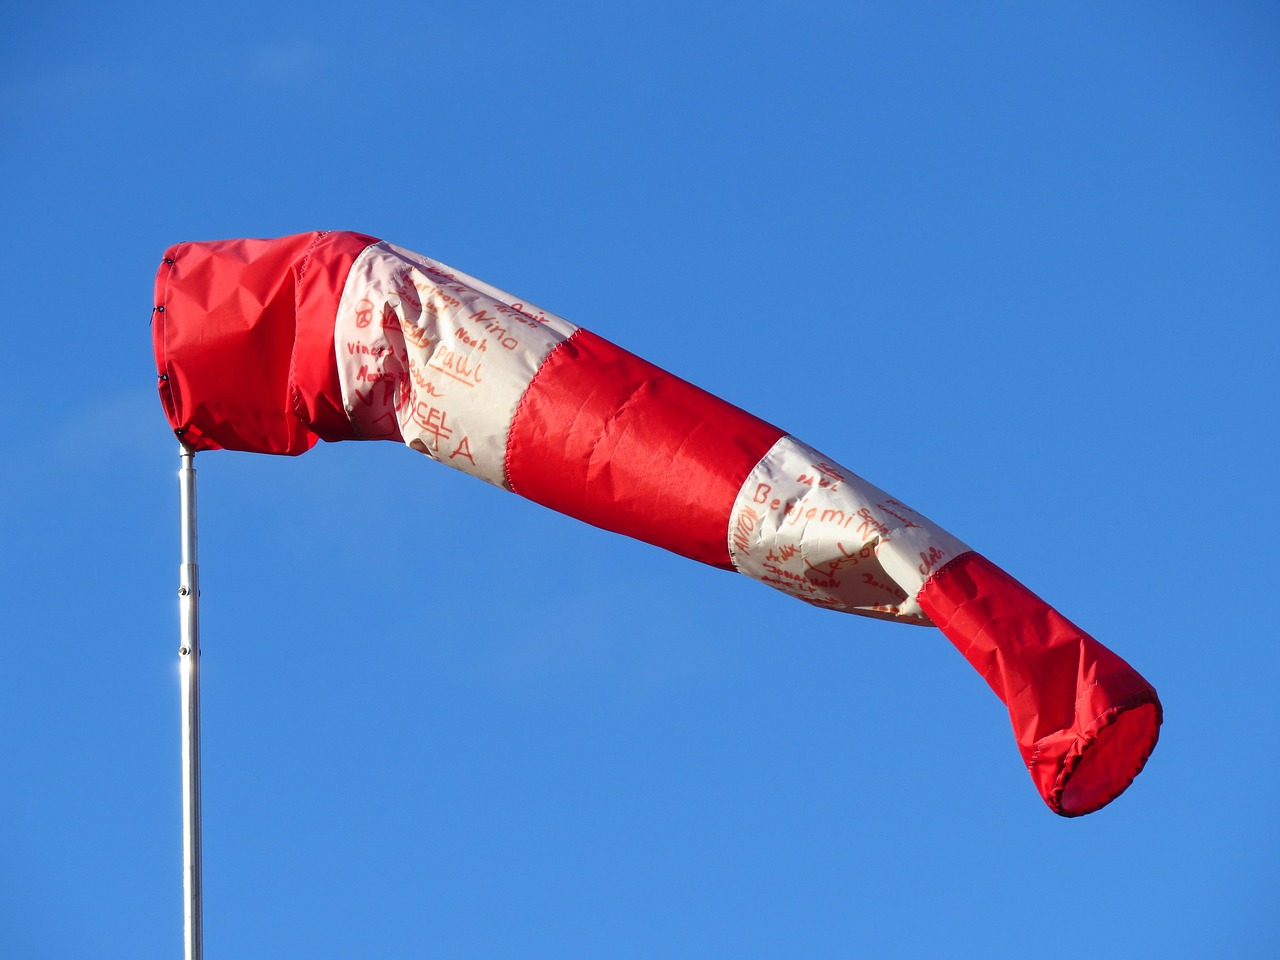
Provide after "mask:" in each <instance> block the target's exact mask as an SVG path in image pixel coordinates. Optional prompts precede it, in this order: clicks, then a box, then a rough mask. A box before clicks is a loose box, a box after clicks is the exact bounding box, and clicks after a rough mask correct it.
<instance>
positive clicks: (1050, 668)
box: [152, 231, 1162, 817]
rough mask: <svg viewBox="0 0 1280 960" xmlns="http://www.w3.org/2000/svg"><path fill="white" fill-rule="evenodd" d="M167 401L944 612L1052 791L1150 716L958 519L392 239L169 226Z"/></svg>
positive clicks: (304, 446) (796, 593)
mask: <svg viewBox="0 0 1280 960" xmlns="http://www.w3.org/2000/svg"><path fill="white" fill-rule="evenodd" d="M152 340H153V345H154V348H155V355H156V363H157V368H158V374H159V387H160V397H161V401H162V402H163V404H164V409H165V413H166V415H167V417H168V419H169V422H170V424H171V425H172V427H173V429H174V432H175V433H176V434H177V436H178V437H179V438H180V439H181V440H182V442H183V443H184V444H185V445H186V446H187V447H188V448H189V449H191V450H193V451H201V450H216V449H230V450H245V451H251V452H257V453H273V454H289V455H294V454H300V453H303V452H305V451H307V450H309V449H310V448H311V447H312V446H313V445H314V444H315V443H316V442H317V441H319V440H328V441H336V440H394V441H400V442H402V443H405V444H407V445H408V446H409V447H410V448H412V449H413V450H416V451H418V452H419V453H420V454H423V455H424V456H426V457H428V458H430V459H432V460H435V461H437V462H439V463H442V464H445V465H446V466H450V467H454V468H456V469H458V470H462V471H463V472H465V473H469V474H472V475H473V476H475V477H478V478H480V479H481V480H485V481H487V482H489V483H492V484H495V485H497V486H500V487H503V488H504V489H507V490H510V491H512V492H514V493H517V494H520V495H521V496H523V497H527V498H528V499H530V500H534V501H536V502H538V503H541V504H543V505H545V506H548V507H550V508H552V509H553V510H557V511H560V512H562V513H565V514H568V515H570V516H573V517H577V518H578V519H580V520H584V521H586V522H587V523H591V524H594V525H595V526H598V527H602V528H604V529H607V530H612V531H615V532H617V533H622V534H625V535H627V536H630V537H635V538H637V539H640V540H644V541H646V542H648V543H652V544H655V545H657V546H659V547H664V548H666V549H667V550H672V551H674V552H676V553H679V554H682V555H683V556H686V557H690V558H692V559H694V560H699V561H701V562H703V563H706V564H710V565H711V566H714V567H720V568H722V569H726V570H732V571H737V572H739V573H743V574H745V575H747V576H748V577H751V578H753V579H756V580H759V581H761V582H762V583H764V584H766V585H768V586H770V587H773V588H774V589H775V590H780V591H782V592H783V593H786V594H789V595H791V596H793V597H795V598H796V599H798V600H803V601H804V602H806V603H810V604H813V605H814V606H818V607H823V608H826V609H829V610H834V611H839V612H844V613H855V614H862V615H864V616H870V617H880V618H885V619H892V620H900V621H902V622H905V623H910V624H920V625H926V626H928V625H933V626H937V627H938V628H939V629H941V630H942V632H943V633H944V634H945V635H946V636H947V637H948V639H950V640H951V642H952V643H953V644H955V646H956V647H957V648H958V649H959V650H960V652H961V653H962V654H963V655H964V657H965V658H966V659H967V660H968V661H969V663H971V664H972V665H973V666H974V668H976V669H977V670H978V672H979V673H981V674H982V676H983V677H984V678H985V679H986V681H987V683H988V684H989V685H990V686H991V689H992V690H994V691H995V693H996V696H998V697H999V698H1000V700H1001V701H1002V702H1003V703H1004V704H1005V705H1006V706H1007V707H1008V710H1009V715H1010V718H1011V720H1012V723H1013V732H1014V736H1015V739H1016V741H1017V745H1018V748H1019V750H1020V752H1021V755H1022V759H1023V761H1024V762H1025V764H1026V766H1027V769H1028V770H1029V772H1030V774H1031V778H1032V781H1033V782H1034V784H1035V786H1036V788H1037V790H1038V791H1039V793H1040V795H1041V796H1042V797H1043V798H1044V800H1045V802H1046V803H1047V804H1048V805H1049V807H1050V808H1051V809H1052V810H1054V811H1055V812H1056V813H1059V814H1061V815H1063V816H1068V817H1070V816H1079V815H1081V814H1086V813H1090V812H1092V811H1094V810H1097V809H1098V808H1099V807H1102V806H1103V805H1105V804H1107V803H1109V802H1110V801H1111V800H1112V799H1114V798H1115V797H1116V796H1118V795H1119V794H1120V793H1121V792H1123V791H1124V790H1125V788H1126V787H1128V785H1129V784H1130V783H1131V782H1132V780H1133V778H1134V777H1135V776H1136V775H1137V774H1138V772H1139V771H1140V770H1141V769H1142V767H1143V765H1144V764H1145V763H1146V760H1147V757H1148V756H1149V755H1150V753H1151V751H1152V749H1153V748H1154V747H1155V743H1156V739H1157V737H1158V735H1159V728H1160V723H1161V719H1162V711H1161V706H1160V701H1159V699H1158V697H1157V696H1156V692H1155V690H1154V689H1153V688H1152V686H1151V685H1150V684H1149V683H1147V681H1146V680H1144V679H1143V678H1142V676H1141V675H1139V674H1138V672H1137V671H1135V670H1134V669H1133V668H1132V667H1131V666H1129V664H1128V663H1126V662H1125V661H1124V660H1122V659H1121V658H1120V657H1119V656H1117V655H1116V654H1114V653H1112V652H1111V651H1110V650H1108V649H1107V648H1106V647H1104V646H1103V645H1102V644H1100V643H1099V642H1098V641H1097V640H1095V639H1093V638H1092V637H1091V636H1089V635H1088V634H1086V633H1085V632H1083V631H1082V630H1080V629H1079V628H1078V627H1076V626H1075V625H1073V624H1072V623H1071V622H1070V621H1068V620H1067V619H1066V618H1064V617H1063V616H1062V615H1061V614H1059V613H1058V612H1057V611H1056V610H1054V609H1053V608H1052V607H1050V606H1049V605H1048V604H1046V603H1045V602H1044V601H1043V600H1041V599H1040V598H1039V597H1037V596H1035V595H1034V594H1032V593H1031V591H1029V590H1028V589H1027V588H1026V587H1024V586H1023V585H1022V584H1020V583H1019V582H1018V581H1017V580H1015V579H1013V577H1011V576H1009V574H1007V573H1005V572H1004V571H1003V570H1001V569H1000V568H998V567H996V566H995V565H994V564H993V563H991V562H990V561H989V560H987V559H986V558H985V557H982V556H981V555H979V554H977V553H975V552H974V551H973V550H972V549H970V548H969V547H967V546H966V545H965V544H964V543H963V542H961V541H960V540H958V539H957V538H956V537H954V536H952V535H951V534H949V533H947V532H946V531H945V530H943V529H942V528H941V527H939V526H938V525H937V524H935V523H933V522H932V521H930V520H928V519H927V518H925V517H924V516H923V515H921V514H919V513H917V512H916V511H915V510H913V509H912V508H911V507H909V506H907V505H906V504H904V503H902V502H901V501H899V500H897V499H895V498H893V497H892V496H890V495H889V494H887V493H885V492H884V491H883V490H880V489H878V488H877V487H875V486H873V485H871V484H870V483H868V482H867V481H865V480H863V479H862V478H861V477H860V476H859V475H858V474H856V473H855V472H854V471H853V470H851V469H849V468H848V467H845V466H843V465H842V464H840V463H839V462H837V461H836V460H835V459H833V458H831V457H829V456H827V455H826V454H823V453H820V452H819V451H817V450H815V449H813V448H812V447H810V446H808V445H807V444H805V443H803V442H802V441H800V440H798V439H796V438H794V437H792V436H791V435H790V434H788V433H786V432H785V431H783V430H781V429H779V428H777V427H775V426H773V425H771V424H769V423H766V422H764V421H763V420H760V419H758V418H756V417H754V416H752V415H751V414H749V413H746V412H745V411H743V410H741V409H739V408H738V407H735V406H733V405H732V404H730V403H728V402H726V401H724V400H721V399H719V398H718V397H715V396H713V395H711V394H709V393H707V392H706V391H704V390H701V389H699V388H698V387H695V386H693V385H692V384H690V383H687V382H686V381H684V380H681V379H680V378H678V377H675V376H673V375H671V374H670V373H667V372H666V371H664V370H661V369H659V368H658V367H656V366H654V365H653V364H651V363H648V362H646V361H644V360H642V359H640V358H639V357H636V356H634V355H633V354H631V353H628V352H627V351H626V350H623V349H622V348H621V347H617V346H615V345H614V344H612V343H610V342H609V341H607V340H605V339H603V338H602V337H599V336H597V335H595V334H593V333H590V332H589V331H587V330H585V329H583V328H581V327H578V326H575V325H574V324H572V323H570V322H569V321H567V320H565V319H563V318H561V317H558V316H556V315H555V314H552V313H548V312H547V311H545V310H543V309H541V308H539V307H537V306H535V305H533V304H531V303H529V302H528V301H526V300H521V299H519V298H517V297H514V296H512V295H511V294H508V293H504V292H503V291H502V290H499V289H497V288H495V287H492V286H490V285H489V284H487V283H484V282H483V281H480V280H477V279H476V278H474V277H471V276H468V275H467V274H465V273H462V272H460V271H458V270H455V269H453V268H451V267H447V266H445V265H444V264H442V263H439V262H437V261H435V260H432V259H430V258H429V257H424V256H421V255H419V254H416V253H412V252H410V251H409V250H405V249H403V248H401V247H398V246H395V245H394V244H390V243H386V242H384V241H380V240H377V239H375V238H373V237H369V236H365V235H363V234H358V233H350V232H338V231H322V232H316V233H306V234H299V235H296V236H291V237H284V238H280V239H275V240H225V241H215V242H207V243H204V242H202V243H180V244H177V245H176V246H173V247H170V248H169V250H167V251H166V252H165V256H164V261H163V263H162V264H161V266H160V269H159V272H158V274H157V277H156V292H155V304H154V310H153V314H152Z"/></svg>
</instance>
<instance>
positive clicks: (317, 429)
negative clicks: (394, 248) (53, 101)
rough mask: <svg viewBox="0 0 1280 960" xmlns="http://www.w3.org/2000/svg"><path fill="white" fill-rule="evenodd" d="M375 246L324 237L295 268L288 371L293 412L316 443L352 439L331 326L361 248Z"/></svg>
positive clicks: (349, 236) (351, 237) (354, 236)
mask: <svg viewBox="0 0 1280 960" xmlns="http://www.w3.org/2000/svg"><path fill="white" fill-rule="evenodd" d="M377 242H378V241H377V240H375V239H374V238H373V237H368V236H365V235H364V234H363V233H350V232H348V231H333V232H331V233H324V234H321V235H320V236H319V239H318V240H317V241H316V243H315V245H314V246H313V247H312V248H311V249H310V251H308V254H307V256H306V257H304V258H303V259H302V261H301V262H299V263H298V265H297V266H296V268H295V272H296V274H297V325H298V329H297V334H296V337H295V340H294V349H293V369H292V373H291V381H292V384H293V394H292V400H293V409H294V413H295V414H296V415H297V416H298V418H299V419H300V420H302V421H303V422H304V423H306V424H307V426H308V427H309V428H310V429H311V431H312V432H313V433H315V434H316V435H318V436H319V437H320V439H321V440H353V439H355V438H356V436H357V434H356V431H355V428H354V427H353V426H352V424H351V421H350V420H349V419H348V417H347V411H346V405H345V403H344V402H343V399H342V385H341V383H340V382H339V381H338V358H337V355H336V352H335V351H336V347H337V345H336V344H335V343H334V342H333V324H334V319H335V318H336V317H337V314H338V303H339V302H340V301H341V300H342V289H343V287H344V286H346V283H347V275H348V274H349V273H350V272H351V265H352V264H353V263H355V260H356V258H357V257H358V256H360V254H361V253H363V252H364V250H365V248H366V247H368V246H369V245H370V244H373V243H377ZM380 439H384V440H389V439H396V440H399V439H400V437H399V435H398V434H397V435H396V436H395V437H394V438H393V437H382V438H380Z"/></svg>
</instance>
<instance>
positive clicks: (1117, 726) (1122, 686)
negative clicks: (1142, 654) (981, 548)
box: [917, 553, 1163, 817]
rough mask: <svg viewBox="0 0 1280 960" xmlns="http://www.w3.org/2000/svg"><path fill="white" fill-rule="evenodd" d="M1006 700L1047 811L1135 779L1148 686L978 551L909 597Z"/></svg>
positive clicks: (1149, 736)
mask: <svg viewBox="0 0 1280 960" xmlns="http://www.w3.org/2000/svg"><path fill="white" fill-rule="evenodd" d="M917 599H918V600H919V602H920V605H921V606H922V607H923V608H924V611H925V613H926V614H928V616H929V618H930V619H931V620H933V622H934V623H935V624H937V625H938V627H939V628H941V630H942V632H943V633H944V634H946V636H947V637H948V639H950V640H951V642H952V643H954V644H955V645H956V647H957V648H958V649H959V650H960V652H961V653H962V654H964V656H965V659H967V660H968V661H969V662H970V663H971V664H972V665H973V666H974V667H975V668H976V669H977V671H978V672H979V673H981V674H982V676H983V677H984V678H985V679H986V681H987V683H989V684H990V685H991V689H992V690H994V691H995V693H996V695H997V696H998V697H999V698H1000V699H1001V700H1002V701H1003V702H1004V704H1005V705H1006V706H1007V707H1008V708H1009V716H1010V718H1011V719H1012V721H1013V731H1014V736H1015V737H1016V739H1017V741H1018V748H1019V750H1020V751H1021V752H1022V758H1023V760H1024V761H1025V762H1026V764H1027V769H1028V770H1029V771H1030V773H1031V779H1032V780H1033V781H1034V783H1035V785H1036V788H1037V789H1038V790H1039V791H1040V795H1041V796H1042V797H1044V799H1045V802H1046V803H1048V804H1049V806H1050V808H1052V809H1053V811H1054V812H1055V813H1059V814H1062V815H1063V816H1067V817H1074V816H1080V815H1081V814H1085V813H1090V812H1092V811H1094V810H1097V809H1098V808H1099V807H1102V806H1104V805H1106V804H1107V803H1109V802H1111V801H1112V800H1113V799H1115V798H1116V797H1117V796H1119V795H1120V794H1121V793H1122V792H1124V790H1125V788H1126V787H1128V786H1129V784H1130V783H1131V782H1132V781H1133V778H1134V777H1136V776H1137V775H1138V773H1139V772H1140V771H1141V770H1142V767H1143V765H1144V764H1145V763H1146V761H1147V757H1148V756H1150V754H1151V751H1152V750H1153V749H1154V748H1155V745H1156V740H1157V738H1158V737H1159V733H1160V723H1161V720H1162V717H1163V715H1162V712H1161V707H1160V700H1159V698H1158V697H1157V696H1156V692H1155V689H1154V688H1153V687H1152V686H1151V684H1149V683H1147V681H1146V680H1144V679H1143V678H1142V676H1141V675H1140V674H1139V673H1138V672H1137V671H1136V670H1134V669H1133V667H1131V666H1129V664H1127V663H1126V662H1125V661H1124V660H1122V659H1121V658H1120V657H1118V656H1116V655H1115V654H1114V653H1112V652H1111V651H1110V650H1108V649H1107V648H1106V647H1104V646H1103V645H1102V644H1100V643H1099V642H1098V641H1097V640H1095V639H1093V638H1092V637H1091V636H1089V635H1088V634H1086V633H1084V632H1083V631H1082V630H1080V628H1079V627H1077V626H1075V625H1074V624H1072V623H1071V622H1070V621H1068V620H1067V619H1066V618H1065V617H1063V616H1062V615H1061V614H1060V613H1058V612H1057V611H1056V610H1054V609H1053V608H1052V607H1050V606H1049V605H1048V604H1047V603H1045V602H1044V601H1043V600H1041V599H1040V598H1039V597H1037V596H1036V595H1035V594H1033V593H1032V592H1031V591H1030V590H1028V589H1027V588H1026V587H1024V586H1023V585H1022V584H1020V583H1019V582H1018V581H1017V580H1014V579H1013V578H1012V577H1011V576H1009V575H1008V574H1007V573H1005V572H1004V571H1003V570H1001V569H1000V568H999V567H997V566H995V564H993V563H991V562H990V561H989V560H987V559H986V558H985V557H982V556H979V555H978V554H976V553H968V554H965V555H964V556H961V557H958V558H956V559H955V560H954V561H952V562H951V563H949V564H947V565H946V566H945V567H943V569H942V570H941V571H939V573H938V574H937V575H936V576H934V577H933V578H932V579H930V580H929V581H928V582H927V583H926V584H925V585H924V587H923V589H922V590H921V591H920V594H919V596H918V598H917Z"/></svg>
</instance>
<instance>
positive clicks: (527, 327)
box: [333, 243, 577, 486]
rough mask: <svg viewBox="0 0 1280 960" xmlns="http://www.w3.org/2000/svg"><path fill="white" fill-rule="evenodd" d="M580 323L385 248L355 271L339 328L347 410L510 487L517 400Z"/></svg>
mask: <svg viewBox="0 0 1280 960" xmlns="http://www.w3.org/2000/svg"><path fill="white" fill-rule="evenodd" d="M576 329H577V327H575V326H574V325H573V324H571V323H569V322H568V321H567V320H563V319H561V318H560V317H557V316H555V315H554V314H550V313H547V312H545V311H543V310H539V309H538V308H537V307H535V306H532V305H530V304H527V303H522V302H520V301H519V300H517V299H516V298H515V297H512V296H511V295H510V294H507V293H504V292H502V291H501V290H498V289H496V288H494V287H491V286H489V285H488V284H487V283H484V282H483V281H480V280H477V279H475V278H474V277H469V276H467V275H466V274H465V273H460V272H459V271H457V270H454V269H452V268H450V267H446V266H445V265H444V264H441V263H438V262H437V261H435V260H432V259H430V258H428V257H423V256H420V255H419V254H416V253H412V252H410V251H408V250H405V249H402V248H401V247H397V246H393V245H392V244H389V243H375V244H373V245H372V246H370V247H368V248H367V249H365V251H364V252H363V253H361V254H360V256H359V257H358V258H357V259H356V262H355V263H354V264H353V265H352V267H351V273H350V274H349V275H348V277H347V283H346V286H345V287H344V288H343V291H342V300H341V302H340V303H339V305H338V315H337V318H336V321H335V324H334V334H333V339H334V347H335V348H336V350H337V354H338V379H339V382H340V383H341V385H342V396H343V401H344V403H345V404H346V409H347V416H348V417H350V418H351V422H352V423H353V424H354V425H355V427H356V429H357V430H358V431H359V432H360V435H361V436H362V437H364V438H366V439H371V440H373V439H380V438H386V437H394V436H395V434H396V430H397V429H399V432H400V435H401V436H402V437H403V438H404V441H405V443H407V444H408V445H409V446H410V447H412V448H413V449H415V450H418V451H419V452H421V453H425V454H426V455H427V456H429V457H431V458H432V459H434V460H439V461H440V462H441V463H444V464H447V465H448V466H451V467H457V468H458V469H459V470H462V471H464V472H465V473H469V474H471V475H472V476H475V477H479V478H480V479H482V480H487V481H489V482H490V483H493V484H496V485H498V486H505V482H506V477H505V471H504V469H503V459H504V457H505V455H506V449H507V435H508V433H509V432H510V429H511V420H512V418H513V417H514V416H515V412H516V405H517V404H518V403H519V402H520V398H521V397H522V396H523V395H524V392H525V390H526V389H527V388H528V386H529V384H530V382H531V381H532V380H533V377H534V374H536V373H537V371H538V368H539V367H540V366H542V363H543V361H544V360H546V359H547V356H548V355H549V354H550V353H551V351H552V350H553V349H555V347H556V345H557V344H559V343H561V342H562V341H564V340H567V339H568V338H569V337H570V336H571V335H572V334H573V332H574V330H576Z"/></svg>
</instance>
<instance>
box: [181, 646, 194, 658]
mask: <svg viewBox="0 0 1280 960" xmlns="http://www.w3.org/2000/svg"><path fill="white" fill-rule="evenodd" d="M178 656H180V657H189V656H191V648H190V647H188V646H181V647H179V648H178Z"/></svg>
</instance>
